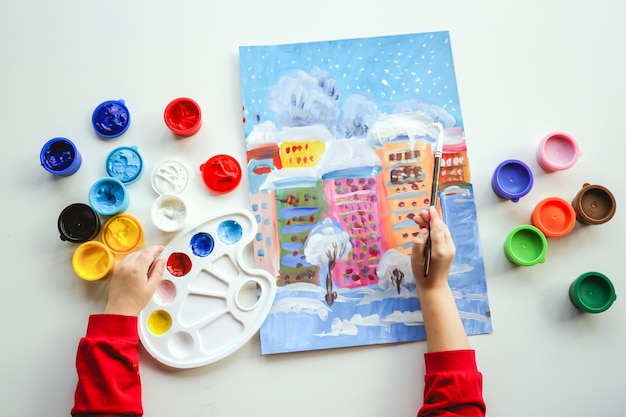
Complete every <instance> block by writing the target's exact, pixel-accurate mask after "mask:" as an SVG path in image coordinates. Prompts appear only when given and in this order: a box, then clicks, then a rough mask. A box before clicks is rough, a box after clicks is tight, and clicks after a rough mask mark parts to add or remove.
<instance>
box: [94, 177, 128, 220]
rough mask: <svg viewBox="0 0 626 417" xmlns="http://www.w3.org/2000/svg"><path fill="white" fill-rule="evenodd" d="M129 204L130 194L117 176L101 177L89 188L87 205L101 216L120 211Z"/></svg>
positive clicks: (124, 209)
mask: <svg viewBox="0 0 626 417" xmlns="http://www.w3.org/2000/svg"><path fill="white" fill-rule="evenodd" d="M129 204H130V196H129V193H128V191H127V190H126V186H125V185H124V183H123V182H122V181H120V180H118V179H117V178H113V177H105V178H101V179H99V180H98V181H96V182H95V183H94V184H93V185H92V186H91V188H90V189H89V205H90V206H91V207H92V208H93V209H94V210H95V211H96V213H98V214H100V215H102V216H112V215H114V214H118V213H122V212H124V211H126V209H127V208H128V205H129Z"/></svg>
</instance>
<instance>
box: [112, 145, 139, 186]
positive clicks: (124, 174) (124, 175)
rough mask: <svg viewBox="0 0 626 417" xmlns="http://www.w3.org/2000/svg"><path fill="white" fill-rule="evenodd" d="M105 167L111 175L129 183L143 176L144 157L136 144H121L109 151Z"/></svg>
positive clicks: (126, 183)
mask: <svg viewBox="0 0 626 417" xmlns="http://www.w3.org/2000/svg"><path fill="white" fill-rule="evenodd" d="M104 168H105V170H106V173H107V175H108V176H109V177H113V178H117V179H118V180H120V181H121V182H122V183H124V184H125V185H129V184H132V183H134V182H135V181H137V180H138V179H139V177H141V174H142V173H143V158H142V157H141V154H140V153H139V151H138V150H137V147H136V146H120V147H119V148H116V149H113V150H112V151H111V153H109V156H107V159H106V163H105V167H104Z"/></svg>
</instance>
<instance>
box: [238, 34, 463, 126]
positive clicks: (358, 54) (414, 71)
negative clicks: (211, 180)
mask: <svg viewBox="0 0 626 417" xmlns="http://www.w3.org/2000/svg"><path fill="white" fill-rule="evenodd" d="M239 52H240V65H241V82H242V91H243V104H244V107H245V110H244V117H245V133H246V136H248V135H249V133H250V132H251V131H252V128H253V127H254V126H255V125H256V124H258V123H262V122H266V121H271V122H273V123H275V124H276V125H277V126H278V127H279V128H281V126H284V125H285V124H286V122H285V120H286V118H289V117H291V118H293V117H300V116H302V115H296V116H294V115H293V109H292V110H291V112H292V113H291V114H290V115H288V116H285V115H284V114H281V112H283V111H284V108H285V107H288V106H289V105H292V107H296V108H297V107H298V106H297V105H296V106H293V104H294V102H296V101H298V100H303V101H305V102H306V105H311V103H314V108H308V109H305V110H306V111H308V112H311V113H313V116H314V118H315V119H316V120H324V119H328V120H332V119H337V120H343V121H345V120H346V119H351V120H354V119H355V118H361V119H365V123H371V122H372V121H374V120H375V119H376V118H377V117H378V116H380V115H381V114H385V113H387V114H390V113H397V112H405V111H424V112H425V113H427V114H429V115H430V116H431V117H433V118H434V119H438V118H439V119H443V120H444V125H446V127H452V125H454V126H457V127H463V120H462V116H461V110H460V106H459V98H458V91H457V86H456V81H455V72H454V63H453V59H452V51H451V46H450V37H449V33H448V32H447V31H442V32H433V33H425V34H411V35H395V36H383V37H374V38H365V39H348V40H335V41H323V42H310V43H302V44H285V45H273V46H242V47H241V48H240V51H239ZM278 88H280V89H281V90H282V91H285V90H288V91H292V92H295V94H293V93H292V94H291V95H290V96H288V97H287V98H286V99H285V100H286V101H288V102H287V103H284V102H281V97H280V96H279V95H278V94H277V93H276V90H277V89H278ZM289 101H290V102H289ZM304 105H305V104H304V103H301V105H300V108H303V107H304ZM281 106H282V108H281ZM438 116H441V117H438ZM305 119H306V116H304V117H303V120H304V121H303V123H301V125H305V124H306V120H305ZM311 119H313V117H311ZM292 125H294V124H292ZM370 125H371V124H370ZM348 136H351V135H350V134H349V135H348ZM354 136H358V134H355V135H354Z"/></svg>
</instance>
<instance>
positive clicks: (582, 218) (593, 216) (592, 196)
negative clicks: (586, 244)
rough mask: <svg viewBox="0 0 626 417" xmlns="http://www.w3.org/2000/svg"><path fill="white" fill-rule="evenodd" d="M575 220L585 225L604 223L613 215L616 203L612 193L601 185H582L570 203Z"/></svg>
mask: <svg viewBox="0 0 626 417" xmlns="http://www.w3.org/2000/svg"><path fill="white" fill-rule="evenodd" d="M572 207H573V208H574V211H575V212H576V220H578V221H579V222H581V223H585V224H602V223H606V222H608V221H609V220H611V218H613V215H614V214H615V210H616V209H617V202H616V201H615V197H614V196H613V193H611V191H609V190H608V189H607V188H606V187H603V186H601V185H595V184H594V185H592V184H589V183H584V184H583V187H582V189H580V190H579V191H578V193H576V196H575V197H574V200H573V201H572Z"/></svg>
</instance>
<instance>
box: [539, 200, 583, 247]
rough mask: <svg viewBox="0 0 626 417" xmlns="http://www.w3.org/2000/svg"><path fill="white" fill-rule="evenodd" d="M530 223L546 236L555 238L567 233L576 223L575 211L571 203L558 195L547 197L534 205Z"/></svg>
mask: <svg viewBox="0 0 626 417" xmlns="http://www.w3.org/2000/svg"><path fill="white" fill-rule="evenodd" d="M531 219H532V224H533V226H535V227H537V228H538V229H539V230H541V232H542V233H543V234H544V235H545V236H546V237H551V238H557V237H563V236H565V235H567V234H568V233H569V232H571V231H572V230H573V229H574V226H575V225H576V212H575V211H574V208H573V207H572V205H571V204H570V203H569V202H567V201H565V200H563V199H562V198H559V197H548V198H544V199H543V200H541V201H540V202H539V203H537V205H536V206H535V209H534V210H533V213H532V216H531Z"/></svg>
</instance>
